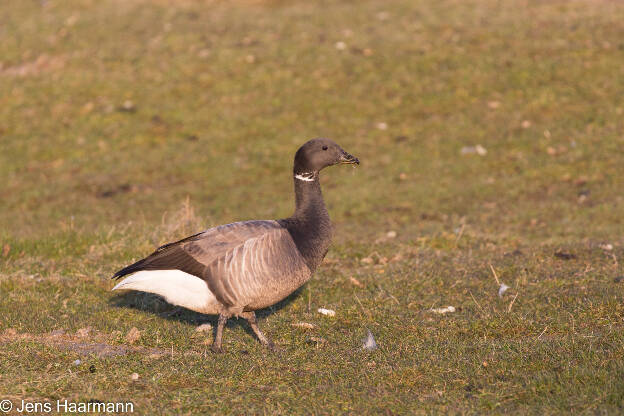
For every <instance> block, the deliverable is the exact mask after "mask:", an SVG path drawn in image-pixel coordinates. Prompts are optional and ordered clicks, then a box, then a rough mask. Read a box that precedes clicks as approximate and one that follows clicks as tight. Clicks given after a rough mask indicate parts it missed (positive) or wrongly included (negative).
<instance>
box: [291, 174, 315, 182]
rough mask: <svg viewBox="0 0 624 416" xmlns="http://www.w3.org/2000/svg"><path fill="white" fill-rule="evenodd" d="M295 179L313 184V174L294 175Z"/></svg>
mask: <svg viewBox="0 0 624 416" xmlns="http://www.w3.org/2000/svg"><path fill="white" fill-rule="evenodd" d="M295 179H299V180H300V181H305V182H314V172H304V173H298V174H296V175H295Z"/></svg>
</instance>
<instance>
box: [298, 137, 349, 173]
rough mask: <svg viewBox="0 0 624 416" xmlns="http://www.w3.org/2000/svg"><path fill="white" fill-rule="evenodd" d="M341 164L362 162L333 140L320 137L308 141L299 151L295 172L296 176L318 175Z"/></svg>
mask: <svg viewBox="0 0 624 416" xmlns="http://www.w3.org/2000/svg"><path fill="white" fill-rule="evenodd" d="M339 164H349V165H354V164H356V165H359V164H360V161H359V159H358V158H357V157H355V156H353V155H351V154H349V153H347V152H345V151H344V150H343V149H342V147H340V146H338V144H336V143H335V142H334V141H333V140H330V139H326V138H323V137H320V138H317V139H312V140H309V141H307V142H306V143H305V144H304V145H303V146H301V147H300V148H299V150H297V153H296V154H295V166H294V171H295V173H296V174H302V173H314V174H316V173H318V172H320V171H321V170H322V169H324V168H326V167H328V166H333V165H339Z"/></svg>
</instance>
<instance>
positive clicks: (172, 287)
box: [113, 270, 217, 312]
mask: <svg viewBox="0 0 624 416" xmlns="http://www.w3.org/2000/svg"><path fill="white" fill-rule="evenodd" d="M119 289H130V290H140V291H142V292H149V293H155V294H157V295H160V296H162V297H163V298H165V300H166V301H167V302H169V303H171V304H173V305H179V306H183V307H185V308H188V309H191V310H194V311H197V312H203V311H205V310H206V309H207V307H208V306H210V305H211V304H215V303H216V302H217V299H216V298H215V296H214V295H213V294H212V292H211V291H210V289H208V285H207V284H206V282H204V281H203V280H202V279H200V278H199V277H197V276H193V275H192V274H189V273H185V272H183V271H181V270H142V271H140V272H136V273H134V274H132V275H130V276H128V277H127V278H125V279H124V280H122V281H121V282H119V283H118V284H117V285H116V286H115V287H114V288H113V290H119Z"/></svg>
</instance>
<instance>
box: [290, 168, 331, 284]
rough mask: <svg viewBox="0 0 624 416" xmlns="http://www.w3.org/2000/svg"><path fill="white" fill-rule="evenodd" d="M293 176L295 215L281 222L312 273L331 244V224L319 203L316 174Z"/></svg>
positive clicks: (321, 203)
mask: <svg viewBox="0 0 624 416" xmlns="http://www.w3.org/2000/svg"><path fill="white" fill-rule="evenodd" d="M297 176H298V175H297V174H295V178H294V181H295V213H294V214H293V215H292V216H291V217H290V218H287V219H285V220H283V222H284V225H285V226H286V228H287V229H288V232H289V233H290V235H291V236H292V238H293V240H294V242H295V244H296V245H297V248H298V249H299V252H300V253H301V255H302V256H303V257H304V259H305V262H306V264H307V265H308V267H309V268H310V270H311V271H312V272H313V271H314V270H315V269H316V268H317V267H318V265H319V264H320V263H321V261H322V260H323V258H324V257H325V254H327V249H328V248H329V244H330V243H331V234H332V228H331V221H330V219H329V214H328V213H327V209H326V208H325V201H323V194H322V193H321V183H320V181H319V174H318V172H315V173H314V175H301V174H299V178H298V177H297ZM302 178H303V179H302ZM310 179H311V180H310Z"/></svg>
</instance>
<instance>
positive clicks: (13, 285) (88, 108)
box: [0, 0, 624, 414]
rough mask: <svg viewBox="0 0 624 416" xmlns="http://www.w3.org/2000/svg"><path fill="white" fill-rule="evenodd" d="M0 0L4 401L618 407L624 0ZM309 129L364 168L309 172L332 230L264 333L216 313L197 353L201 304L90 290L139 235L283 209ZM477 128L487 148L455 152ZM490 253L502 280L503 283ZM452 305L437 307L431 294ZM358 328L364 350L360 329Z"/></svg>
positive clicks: (267, 314)
mask: <svg viewBox="0 0 624 416" xmlns="http://www.w3.org/2000/svg"><path fill="white" fill-rule="evenodd" d="M2 11H3V12H2V14H0V91H2V94H0V178H1V181H0V182H1V184H0V195H1V197H0V240H1V241H0V344H1V347H0V400H1V399H4V398H8V399H11V400H13V401H14V402H15V403H17V401H18V400H19V399H26V400H31V401H46V400H47V401H54V400H56V399H67V400H73V401H83V402H84V401H88V400H102V401H128V400H129V401H132V402H133V403H135V412H136V413H138V414H202V413H227V414H263V413H265V414H337V413H350V414H363V413H369V414H376V413H389V414H414V413H416V414H431V413H433V414H438V413H451V414H483V413H518V414H561V413H574V414H579V413H581V414H582V413H587V414H621V413H622V412H623V411H624V381H623V380H624V362H623V361H622V358H621V357H623V356H624V332H623V329H624V306H623V305H624V303H623V302H622V295H623V291H624V283H616V282H615V280H614V279H616V278H617V277H618V276H622V275H624V271H623V270H622V265H621V262H622V258H623V257H624V223H623V220H624V197H623V194H622V179H621V177H622V174H621V171H622V166H624V152H622V148H623V146H624V135H623V132H624V121H623V120H624V102H623V101H622V97H624V66H623V65H622V62H624V40H623V39H624V26H623V25H622V24H621V22H622V21H624V5H622V4H620V3H618V2H611V1H589V0H586V1H585V0H575V1H549V2H543V1H532V0H530V1H525V2H498V1H494V0H470V1H446V0H445V1H441V2H424V1H407V0H404V1H399V0H397V1H394V0H392V1H384V2H374V1H358V2H355V1H330V0H326V1H319V2H305V1H267V2H262V1H256V2H252V1H248V2H243V1H241V2H194V1H186V0H184V1H165V0H153V1H139V0H132V1H118V0H111V1H105V2H96V1H92V0H80V1H78V0H75V1H66V2H54V1H47V2H34V1H32V2H26V1H18V2H9V3H7V4H5V5H3V7H2ZM339 42H343V43H344V45H345V46H346V47H345V48H344V49H340V46H341V44H339ZM337 45H338V47H337ZM380 123H386V128H385V129H383V128H380V127H384V126H382V125H380ZM315 136H327V137H330V138H333V139H334V140H336V141H337V142H338V143H339V144H341V145H342V146H343V147H344V148H345V149H346V150H347V151H349V152H350V153H352V154H354V155H356V156H358V157H359V158H360V160H361V161H362V165H361V166H360V167H359V168H358V169H356V170H354V169H349V168H346V167H337V168H332V169H328V170H327V171H325V172H323V175H322V183H323V189H324V193H325V198H326V202H327V204H328V207H329V210H330V215H331V216H332V219H333V220H334V223H335V225H336V237H335V242H334V245H333V247H332V249H331V250H330V252H329V254H328V256H327V259H326V261H325V263H324V264H323V265H322V267H321V268H320V270H319V271H318V273H317V274H316V276H315V277H314V278H313V279H312V280H311V281H310V282H309V283H308V284H307V285H306V286H304V287H303V288H302V289H301V290H300V291H299V292H297V293H296V294H295V295H293V296H291V297H290V298H289V299H287V300H286V301H284V302H282V303H281V304H280V305H278V306H277V307H275V308H272V309H270V310H267V311H264V312H262V313H261V320H260V326H261V327H262V328H263V329H264V330H265V332H266V333H267V334H268V335H270V336H271V337H272V338H273V339H274V341H276V343H277V344H279V345H280V346H281V347H282V352H281V353H279V354H273V353H269V352H267V351H265V350H264V349H263V348H262V347H261V345H260V344H259V343H258V342H257V341H256V340H255V339H254V338H253V337H252V335H251V334H250V330H249V328H248V327H247V326H246V324H245V323H244V322H243V321H242V320H239V321H237V320H235V319H233V320H231V321H230V322H229V324H228V327H227V329H226V332H225V334H224V347H225V349H226V351H227V352H226V354H222V355H214V354H211V353H210V352H209V351H210V349H209V345H208V344H209V342H210V338H211V336H210V334H208V335H205V334H204V335H202V334H198V333H197V332H196V331H195V327H196V326H197V325H198V324H199V323H202V322H212V323H213V324H214V323H215V320H214V317H206V316H201V315H199V314H195V313H192V312H190V311H186V310H181V309H177V308H175V307H172V306H171V305H168V304H166V303H165V302H163V301H162V300H160V299H159V298H157V297H154V296H146V295H141V294H132V293H131V294H125V295H121V296H119V295H115V294H112V293H111V292H110V291H109V290H110V288H111V287H112V282H111V281H110V280H109V277H110V276H111V275H112V273H113V272H114V271H116V270H117V269H118V268H120V267H122V266H124V265H126V264H128V263H129V262H131V261H132V260H133V259H138V258H140V257H142V256H144V255H146V254H148V253H149V252H150V250H152V249H153V248H154V247H155V246H157V245H158V244H161V243H165V242H168V241H171V240H172V239H174V238H178V237H182V236H185V235H188V234H190V233H192V232H196V231H199V230H201V229H204V228H207V227H210V226H213V225H218V224H222V223H227V222H233V221H237V220H244V219H253V218H258V219H264V218H266V219H271V218H280V217H285V216H288V215H289V214H290V213H291V211H292V209H293V196H292V178H291V175H290V172H291V168H292V166H291V164H292V157H293V154H294V151H295V150H296V149H297V147H298V146H299V145H300V144H302V143H303V142H304V141H305V140H307V139H309V138H312V137H315ZM477 144H480V145H482V146H483V147H484V148H485V149H487V154H486V155H483V156H480V155H477V154H467V155H465V154H462V152H461V150H462V148H464V147H466V146H476V145H477ZM390 230H394V231H396V232H397V236H396V238H387V237H386V234H387V232H388V231H390ZM606 244H610V245H611V246H612V248H611V249H610V250H609V249H606V248H605V247H606V246H605V245H606ZM557 252H563V253H567V254H571V255H572V256H571V257H572V258H569V259H565V258H561V257H556V256H555V253H557ZM490 265H491V266H492V267H493V268H494V270H495V271H496V273H497V276H498V279H500V281H502V282H505V283H506V284H508V285H509V286H511V289H509V290H508V291H507V293H506V294H505V295H504V296H503V297H502V298H499V297H498V296H497V290H498V284H497V283H496V279H495V277H494V275H493V273H492V270H491V268H490ZM351 278H355V279H357V281H358V282H360V285H359V286H358V285H356V284H355V283H353V281H352V280H351ZM446 305H453V306H454V307H455V308H456V311H455V312H454V313H450V314H446V315H438V314H435V313H433V312H431V311H430V309H431V308H435V307H441V306H446ZM319 307H326V308H331V309H334V310H336V312H337V315H336V317H335V318H327V317H325V316H322V315H320V314H318V313H317V312H316V310H317V308H319ZM296 322H308V323H312V324H314V325H316V328H315V329H312V330H303V329H301V328H296V327H293V326H291V324H293V323H296ZM87 327H91V329H90V331H89V332H88V334H87V335H84V336H80V335H79V334H77V333H76V332H77V331H78V330H79V329H81V328H87ZM133 327H136V328H137V329H138V330H139V331H141V336H140V338H139V339H138V340H136V341H135V342H134V343H133V344H132V345H130V344H131V342H130V341H129V340H128V339H127V338H126V334H127V333H128V332H129V331H130V329H131V328H133ZM366 328H368V329H370V330H371V331H372V333H373V334H374V335H375V338H376V340H377V343H378V345H379V349H378V350H376V351H373V352H365V351H362V349H361V343H362V338H363V337H364V335H365V334H366ZM60 329H62V330H64V331H65V333H64V334H61V335H56V336H53V335H51V332H52V331H55V330H60ZM120 351H121V353H120ZM90 352H91V353H90ZM98 353H99V354H98ZM76 359H81V360H82V363H81V364H80V365H78V366H75V365H73V364H72V363H73V362H74V361H75V360H76ZM91 366H93V367H92V369H94V371H93V372H92V371H91V370H90V367H91ZM134 372H136V373H138V374H139V376H140V378H139V379H138V380H136V381H133V380H131V378H130V375H131V374H132V373H134Z"/></svg>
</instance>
